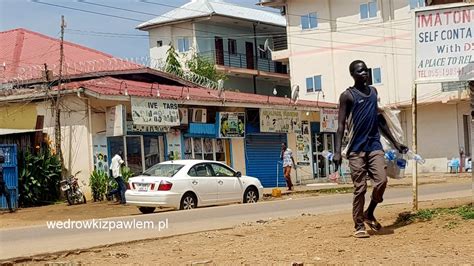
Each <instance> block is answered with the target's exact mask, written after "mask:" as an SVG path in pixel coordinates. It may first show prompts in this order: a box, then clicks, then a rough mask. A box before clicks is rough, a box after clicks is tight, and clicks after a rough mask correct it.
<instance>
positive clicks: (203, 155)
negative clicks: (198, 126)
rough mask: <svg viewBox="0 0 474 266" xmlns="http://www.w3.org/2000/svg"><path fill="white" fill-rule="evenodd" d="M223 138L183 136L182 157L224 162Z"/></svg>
mask: <svg viewBox="0 0 474 266" xmlns="http://www.w3.org/2000/svg"><path fill="white" fill-rule="evenodd" d="M225 151H226V150H225V140H222V139H210V138H185V139H184V158H185V159H204V160H214V161H218V162H224V163H225V162H226V152H225Z"/></svg>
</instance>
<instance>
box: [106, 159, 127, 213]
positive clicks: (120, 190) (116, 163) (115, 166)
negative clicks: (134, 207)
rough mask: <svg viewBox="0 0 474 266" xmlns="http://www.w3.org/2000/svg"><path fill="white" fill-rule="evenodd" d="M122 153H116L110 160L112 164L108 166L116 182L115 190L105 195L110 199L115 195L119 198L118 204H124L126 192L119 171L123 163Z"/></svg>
mask: <svg viewBox="0 0 474 266" xmlns="http://www.w3.org/2000/svg"><path fill="white" fill-rule="evenodd" d="M122 156H123V152H122V151H118V153H117V154H115V156H114V157H113V158H112V162H111V164H110V170H112V176H113V177H114V178H115V181H116V182H117V188H116V189H114V190H112V191H110V192H109V194H108V195H107V196H108V197H111V196H112V195H114V194H117V195H119V196H120V204H125V203H126V200H125V191H126V190H127V187H126V186H125V183H124V181H123V179H122V171H121V166H122V164H123V163H124V161H123V160H122Z"/></svg>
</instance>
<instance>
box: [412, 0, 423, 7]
mask: <svg viewBox="0 0 474 266" xmlns="http://www.w3.org/2000/svg"><path fill="white" fill-rule="evenodd" d="M409 2H410V9H415V8H418V7H424V6H425V0H409Z"/></svg>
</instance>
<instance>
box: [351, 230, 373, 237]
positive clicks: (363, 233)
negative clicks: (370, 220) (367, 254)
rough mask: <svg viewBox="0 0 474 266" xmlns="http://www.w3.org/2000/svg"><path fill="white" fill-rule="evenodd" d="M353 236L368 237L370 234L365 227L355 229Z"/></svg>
mask: <svg viewBox="0 0 474 266" xmlns="http://www.w3.org/2000/svg"><path fill="white" fill-rule="evenodd" d="M354 237H355V238H368V237H370V235H369V233H367V231H366V230H365V229H360V230H357V231H355V233H354Z"/></svg>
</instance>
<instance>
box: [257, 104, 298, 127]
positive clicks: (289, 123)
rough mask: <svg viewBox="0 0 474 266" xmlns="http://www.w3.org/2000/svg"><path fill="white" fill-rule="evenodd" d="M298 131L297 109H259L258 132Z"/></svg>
mask: <svg viewBox="0 0 474 266" xmlns="http://www.w3.org/2000/svg"><path fill="white" fill-rule="evenodd" d="M300 131H301V123H300V116H299V112H298V111H287V110H275V109H260V132H274V133H298V132H300Z"/></svg>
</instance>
